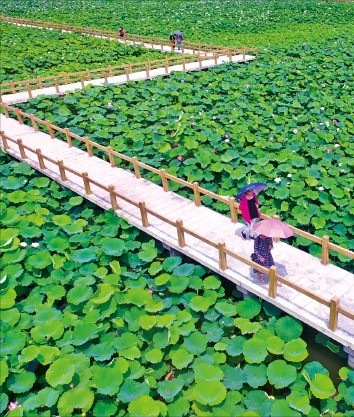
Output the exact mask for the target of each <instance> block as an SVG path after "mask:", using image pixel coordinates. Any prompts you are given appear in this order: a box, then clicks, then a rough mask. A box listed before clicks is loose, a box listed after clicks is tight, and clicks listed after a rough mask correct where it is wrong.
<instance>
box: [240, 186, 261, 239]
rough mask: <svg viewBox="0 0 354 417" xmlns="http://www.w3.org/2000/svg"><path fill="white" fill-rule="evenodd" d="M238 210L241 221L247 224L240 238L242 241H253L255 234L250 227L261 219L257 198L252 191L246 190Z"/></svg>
mask: <svg viewBox="0 0 354 417" xmlns="http://www.w3.org/2000/svg"><path fill="white" fill-rule="evenodd" d="M239 209H240V210H241V215H242V218H243V220H244V221H245V222H246V223H247V227H246V228H245V229H244V230H243V231H242V232H241V237H242V239H243V240H246V239H254V238H255V233H254V232H253V229H252V226H253V225H254V224H255V223H256V222H257V221H258V220H259V219H260V218H261V213H260V211H259V203H258V198H257V195H256V193H255V192H254V190H253V189H251V190H248V191H247V192H246V193H245V194H244V195H243V196H242V197H241V200H240V206H239Z"/></svg>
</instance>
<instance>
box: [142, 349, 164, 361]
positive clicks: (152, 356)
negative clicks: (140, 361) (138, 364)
mask: <svg viewBox="0 0 354 417" xmlns="http://www.w3.org/2000/svg"><path fill="white" fill-rule="evenodd" d="M162 358H163V353H162V351H161V350H160V349H156V348H154V349H151V350H149V351H148V352H146V353H145V359H146V360H147V361H148V362H151V363H159V362H161V360H162Z"/></svg>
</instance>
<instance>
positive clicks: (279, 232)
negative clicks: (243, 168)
mask: <svg viewBox="0 0 354 417" xmlns="http://www.w3.org/2000/svg"><path fill="white" fill-rule="evenodd" d="M253 230H254V231H255V232H257V233H258V234H260V235H265V236H268V237H282V238H288V237H290V236H294V233H293V231H292V230H291V229H290V227H289V226H288V225H287V224H286V223H284V222H281V221H280V220H277V219H265V220H261V221H260V222H258V223H256V224H255V225H253Z"/></svg>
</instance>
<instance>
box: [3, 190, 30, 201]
mask: <svg viewBox="0 0 354 417" xmlns="http://www.w3.org/2000/svg"><path fill="white" fill-rule="evenodd" d="M7 198H8V200H9V201H10V203H14V204H17V203H25V202H26V198H27V193H25V192H24V191H22V190H17V191H13V192H12V193H8V194H7Z"/></svg>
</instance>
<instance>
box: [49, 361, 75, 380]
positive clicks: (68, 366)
mask: <svg viewBox="0 0 354 417" xmlns="http://www.w3.org/2000/svg"><path fill="white" fill-rule="evenodd" d="M74 372H75V365H74V364H73V363H72V360H71V358H70V357H69V356H66V357H63V358H59V359H57V360H56V361H55V362H53V363H52V364H51V365H50V367H49V368H48V370H47V372H46V374H45V378H46V380H47V382H48V384H49V385H51V386H52V387H56V386H58V385H63V384H69V383H70V382H71V380H72V378H73V375H74Z"/></svg>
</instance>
